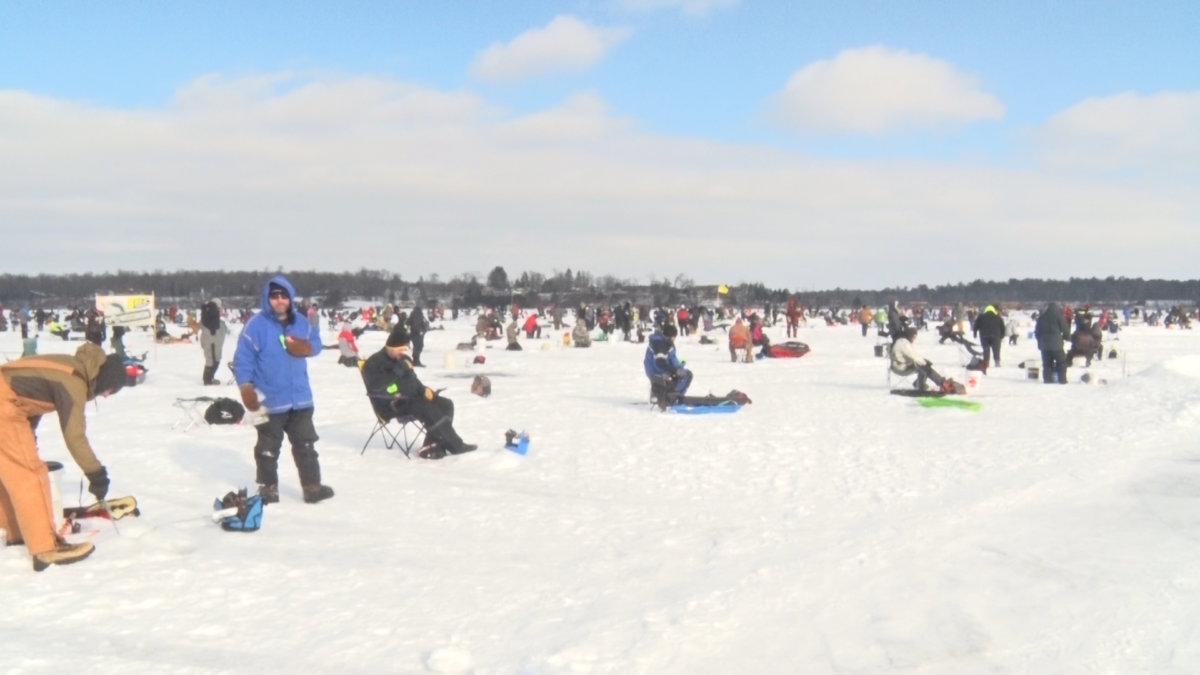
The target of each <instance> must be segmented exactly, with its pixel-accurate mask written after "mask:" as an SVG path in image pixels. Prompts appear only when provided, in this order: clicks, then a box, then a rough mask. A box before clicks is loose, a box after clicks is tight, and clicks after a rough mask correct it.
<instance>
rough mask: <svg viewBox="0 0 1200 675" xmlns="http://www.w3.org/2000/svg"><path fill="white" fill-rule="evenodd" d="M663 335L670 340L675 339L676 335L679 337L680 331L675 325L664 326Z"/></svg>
mask: <svg viewBox="0 0 1200 675" xmlns="http://www.w3.org/2000/svg"><path fill="white" fill-rule="evenodd" d="M663 335H666V336H667V337H669V338H673V337H675V336H676V335H679V329H678V328H676V327H675V324H671V323H669V324H667V325H665V326H663Z"/></svg>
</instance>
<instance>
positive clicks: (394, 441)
mask: <svg viewBox="0 0 1200 675" xmlns="http://www.w3.org/2000/svg"><path fill="white" fill-rule="evenodd" d="M376 436H378V437H380V438H382V439H383V447H385V448H387V449H388V450H396V449H399V450H400V452H403V453H404V456H405V457H408V458H410V459H411V457H412V451H413V448H420V447H421V446H420V443H421V441H422V440H424V437H425V425H423V424H421V420H419V419H417V418H416V417H412V416H411V415H408V416H403V417H393V418H391V419H384V418H382V417H380V416H379V415H378V414H376V415H375V426H374V427H372V428H371V434H370V435H369V436H367V441H366V442H365V443H363V446H362V450H361V451H360V452H359V453H358V454H360V455H362V454H364V453H366V451H367V446H369V445H371V441H372V440H374V439H375V437H376Z"/></svg>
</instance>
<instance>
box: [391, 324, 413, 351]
mask: <svg viewBox="0 0 1200 675" xmlns="http://www.w3.org/2000/svg"><path fill="white" fill-rule="evenodd" d="M408 342H409V336H408V329H407V328H405V327H404V324H397V325H396V327H395V328H393V329H392V334H391V335H388V339H387V346H389V347H406V346H408Z"/></svg>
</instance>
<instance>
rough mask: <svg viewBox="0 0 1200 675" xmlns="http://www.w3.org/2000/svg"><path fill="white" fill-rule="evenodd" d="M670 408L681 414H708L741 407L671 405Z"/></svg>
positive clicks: (725, 411) (735, 410)
mask: <svg viewBox="0 0 1200 675" xmlns="http://www.w3.org/2000/svg"><path fill="white" fill-rule="evenodd" d="M671 409H672V410H674V411H675V412H677V413H679V414H681V415H708V414H710V413H711V414H715V413H735V412H737V411H739V410H741V409H742V406H740V405H734V404H732V403H731V404H729V405H673V406H671Z"/></svg>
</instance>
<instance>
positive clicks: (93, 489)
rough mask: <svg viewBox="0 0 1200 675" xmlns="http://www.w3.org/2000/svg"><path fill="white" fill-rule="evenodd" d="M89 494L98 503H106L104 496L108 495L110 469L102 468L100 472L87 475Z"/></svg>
mask: <svg viewBox="0 0 1200 675" xmlns="http://www.w3.org/2000/svg"><path fill="white" fill-rule="evenodd" d="M87 479H88V492H90V493H92V496H93V497H95V498H96V501H98V502H100V501H104V496H105V495H107V494H108V483H109V481H108V469H106V468H104V467H100V469H99V470H97V471H93V472H91V473H89V474H87Z"/></svg>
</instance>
